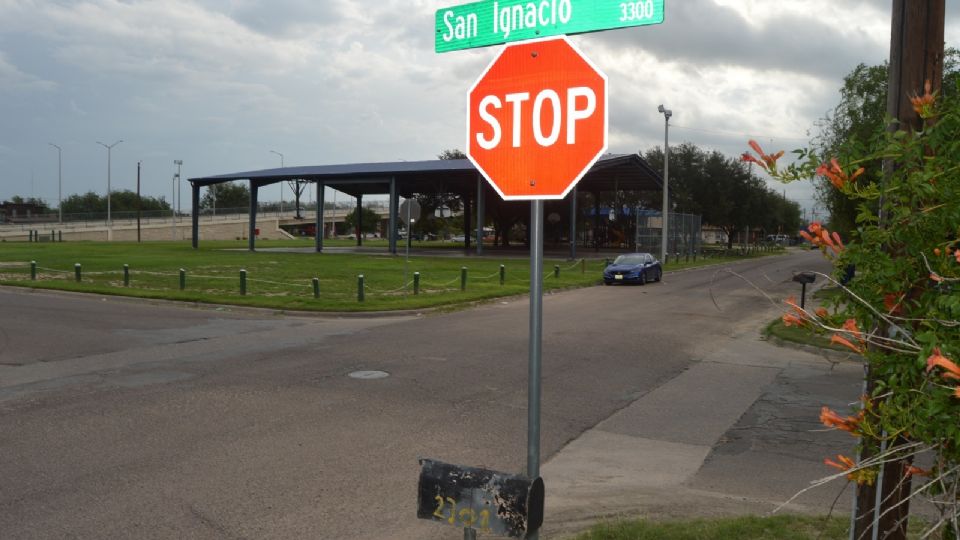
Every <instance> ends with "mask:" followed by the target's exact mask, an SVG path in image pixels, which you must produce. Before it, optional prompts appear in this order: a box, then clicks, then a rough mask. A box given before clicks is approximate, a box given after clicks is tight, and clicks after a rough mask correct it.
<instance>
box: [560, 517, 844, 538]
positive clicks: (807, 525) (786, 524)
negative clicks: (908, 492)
mask: <svg viewBox="0 0 960 540" xmlns="http://www.w3.org/2000/svg"><path fill="white" fill-rule="evenodd" d="M848 525H849V519H847V518H845V517H833V518H830V519H828V520H825V519H824V518H822V517H808V516H793V515H778V516H772V517H753V516H747V517H735V518H717V519H692V520H684V521H663V522H653V521H644V520H640V521H622V522H611V523H601V524H598V525H595V526H594V527H593V528H592V529H590V530H589V531H588V532H586V533H584V534H581V535H580V536H577V537H576V540H817V539H819V540H846V539H847V537H848V533H847V528H848Z"/></svg>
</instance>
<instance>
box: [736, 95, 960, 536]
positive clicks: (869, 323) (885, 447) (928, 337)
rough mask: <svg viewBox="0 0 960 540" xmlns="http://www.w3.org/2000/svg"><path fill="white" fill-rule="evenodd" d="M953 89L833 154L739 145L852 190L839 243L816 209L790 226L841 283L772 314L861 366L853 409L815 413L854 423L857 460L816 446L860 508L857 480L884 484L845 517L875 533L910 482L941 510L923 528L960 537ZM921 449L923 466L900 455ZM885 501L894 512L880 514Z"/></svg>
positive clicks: (911, 493) (801, 175)
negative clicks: (817, 304)
mask: <svg viewBox="0 0 960 540" xmlns="http://www.w3.org/2000/svg"><path fill="white" fill-rule="evenodd" d="M954 80H955V79H954ZM954 84H956V83H955V82H954ZM953 90H954V91H952V92H947V91H944V93H943V96H941V98H940V99H938V98H937V96H936V95H935V94H933V93H931V92H930V91H929V90H927V91H925V92H924V93H923V94H922V95H921V94H920V92H921V91H922V90H920V89H918V90H917V91H916V96H915V97H914V98H912V100H911V101H912V103H913V110H914V111H915V112H916V113H917V115H918V116H919V119H918V120H917V123H916V125H912V120H911V119H910V118H909V117H908V116H907V117H906V118H907V120H904V122H905V123H909V124H911V125H901V126H899V129H898V130H897V131H896V132H891V131H888V130H887V129H886V128H885V126H880V127H879V131H878V132H877V133H875V134H873V135H871V136H870V137H868V139H867V140H868V141H870V142H869V144H867V145H864V144H863V143H862V142H861V141H859V140H854V139H851V140H850V141H848V142H847V143H846V144H841V145H840V146H839V147H838V148H837V153H836V154H818V153H817V152H816V151H815V150H806V151H801V153H800V157H801V160H800V161H799V162H798V163H796V164H793V165H790V166H788V167H786V168H783V169H778V168H777V165H776V159H777V156H769V155H766V154H764V153H763V152H762V150H760V149H759V147H756V146H755V147H754V148H755V150H757V151H758V152H759V153H760V156H759V157H754V156H752V155H749V154H745V155H744V159H749V160H751V161H753V162H756V163H759V164H761V166H762V167H764V168H766V169H768V170H769V171H770V173H771V175H772V176H773V177H774V178H778V179H781V180H783V181H793V180H799V179H803V180H806V179H808V178H811V177H813V176H820V177H822V178H824V179H825V181H827V182H830V184H831V186H833V187H834V188H836V190H837V191H838V192H839V193H841V194H842V195H843V196H845V197H847V198H850V199H851V200H853V202H854V203H855V204H856V224H857V227H856V229H854V230H853V231H852V234H851V236H850V237H849V238H848V239H847V240H848V241H847V243H846V244H844V242H842V241H841V238H840V236H839V235H838V234H837V233H836V232H835V231H834V232H833V233H831V232H830V231H829V230H828V229H827V228H826V227H824V226H823V225H821V224H820V223H813V224H811V225H810V226H809V228H808V230H806V231H804V232H802V235H803V236H804V237H805V238H807V239H808V240H810V241H811V243H812V244H813V245H815V246H818V247H819V248H820V249H821V251H822V252H823V253H824V255H826V256H827V257H828V258H829V259H831V260H832V261H833V267H834V273H833V277H834V279H835V283H836V282H841V276H845V279H843V280H842V282H841V284H839V286H838V288H839V289H840V290H841V291H843V292H844V293H845V294H843V295H836V296H835V297H832V298H831V299H830V300H828V304H827V306H828V307H829V308H830V309H822V310H817V311H816V312H808V311H806V310H804V309H802V308H800V307H799V306H797V305H796V303H795V302H793V301H790V300H788V301H787V303H788V305H789V306H790V311H788V312H787V313H786V314H785V315H784V316H783V322H784V324H787V325H791V326H801V327H806V328H810V329H811V330H812V331H817V332H821V333H828V334H832V337H831V340H832V342H833V343H836V344H839V345H842V346H844V347H848V348H850V349H851V350H853V351H855V352H856V353H857V354H858V355H860V357H861V358H862V360H863V362H864V363H865V364H866V367H867V368H868V370H867V371H868V373H869V375H868V377H867V385H866V395H865V396H864V398H863V400H862V401H861V402H860V403H859V404H857V406H856V407H855V408H854V410H853V414H852V415H850V416H846V417H844V416H843V415H842V414H837V413H836V412H834V411H830V410H829V409H827V408H826V407H824V408H823V410H822V412H821V415H820V419H821V421H822V422H823V423H824V424H826V425H827V426H828V427H833V428H837V429H841V430H843V431H847V432H849V433H851V434H852V435H854V436H855V437H858V438H859V444H858V448H859V451H860V452H861V453H860V459H859V460H853V459H850V458H846V457H840V458H839V459H838V461H839V462H838V463H833V462H831V461H829V460H828V462H827V464H828V465H831V466H834V467H836V468H837V469H839V470H840V471H841V472H840V473H839V474H836V475H835V476H833V477H828V478H826V479H824V481H828V480H831V479H835V478H846V479H848V480H850V481H853V482H856V483H857V484H858V504H861V503H863V504H862V505H861V506H860V508H864V507H866V503H867V502H868V500H866V499H864V500H860V494H861V493H867V492H869V489H868V488H867V487H866V486H873V485H875V483H876V482H877V479H878V477H879V475H880V474H881V471H882V473H883V475H884V481H883V488H882V489H880V488H877V492H876V493H875V494H874V495H875V496H874V497H873V498H872V500H874V501H877V502H878V505H879V509H880V511H879V512H878V513H877V515H878V516H879V517H877V518H876V522H875V523H870V522H871V516H873V515H874V514H873V512H872V511H871V512H868V513H867V516H866V517H865V518H862V517H861V516H857V520H856V522H857V525H858V526H861V524H862V522H863V521H866V522H867V525H869V527H871V528H874V529H873V530H874V531H878V532H879V534H880V536H882V537H892V538H905V537H906V528H907V527H906V522H907V515H906V511H905V510H904V509H905V508H906V506H905V505H907V504H908V502H909V500H910V499H911V498H913V497H921V496H922V497H926V498H928V499H929V502H931V503H932V504H933V506H934V507H936V508H937V509H938V510H939V511H940V517H939V519H937V520H934V521H933V522H932V524H931V525H929V527H930V530H929V531H927V534H924V537H930V535H931V534H932V533H933V532H935V531H936V530H937V529H940V530H941V531H942V536H941V538H942V539H944V540H957V538H958V537H960V535H958V534H957V531H958V530H960V499H958V498H957V493H958V491H960V424H958V422H957V418H958V417H960V385H958V383H960V365H958V364H960V332H958V331H957V328H958V327H960V230H958V228H957V224H958V223H960V151H958V142H957V141H960V96H958V95H957V94H958V93H957V92H956V90H957V88H956V87H954V89H953ZM901 114H903V112H902V111H901ZM880 160H890V163H891V166H890V167H888V168H886V170H885V171H884V173H885V174H870V173H869V172H867V168H866V167H867V166H868V165H870V164H874V163H877V162H878V161H880ZM850 268H855V270H856V272H855V274H854V275H853V276H852V277H851V276H850V274H849V269H850ZM924 453H927V454H930V458H929V459H927V460H925V461H926V462H927V463H921V464H920V465H921V466H922V467H929V469H927V470H923V469H920V468H918V467H915V466H913V465H912V461H913V458H914V456H918V455H921V454H924ZM928 464H929V465H928ZM881 496H882V500H881ZM884 508H887V510H884ZM901 512H902V514H903V515H902V517H901V516H899V514H900V513H901ZM889 513H893V515H895V516H896V517H897V519H895V520H893V522H892V523H891V522H886V523H885V518H884V516H886V515H887V514H889Z"/></svg>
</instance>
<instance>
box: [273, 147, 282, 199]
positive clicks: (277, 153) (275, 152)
mask: <svg viewBox="0 0 960 540" xmlns="http://www.w3.org/2000/svg"><path fill="white" fill-rule="evenodd" d="M270 153H271V154H276V155H278V156H280V168H281V169H282V168H283V154H281V153H280V152H277V151H276V150H271V151H270ZM280 213H281V214H282V213H283V182H282V181H281V182H280Z"/></svg>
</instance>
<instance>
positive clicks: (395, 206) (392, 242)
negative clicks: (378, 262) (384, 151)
mask: <svg viewBox="0 0 960 540" xmlns="http://www.w3.org/2000/svg"><path fill="white" fill-rule="evenodd" d="M399 211H400V198H399V197H397V178H396V177H395V176H391V177H390V229H389V230H390V232H388V233H387V235H388V236H387V238H389V240H388V241H387V244H388V245H389V246H390V254H391V255H396V254H397V213H398V212H399ZM409 233H410V230H409V224H408V230H407V234H408V235H409Z"/></svg>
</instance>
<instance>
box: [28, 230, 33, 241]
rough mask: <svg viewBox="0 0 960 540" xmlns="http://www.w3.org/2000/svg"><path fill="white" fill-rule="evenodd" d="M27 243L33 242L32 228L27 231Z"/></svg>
mask: <svg viewBox="0 0 960 540" xmlns="http://www.w3.org/2000/svg"><path fill="white" fill-rule="evenodd" d="M27 243H30V244H32V243H33V229H30V230H29V231H27Z"/></svg>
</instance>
